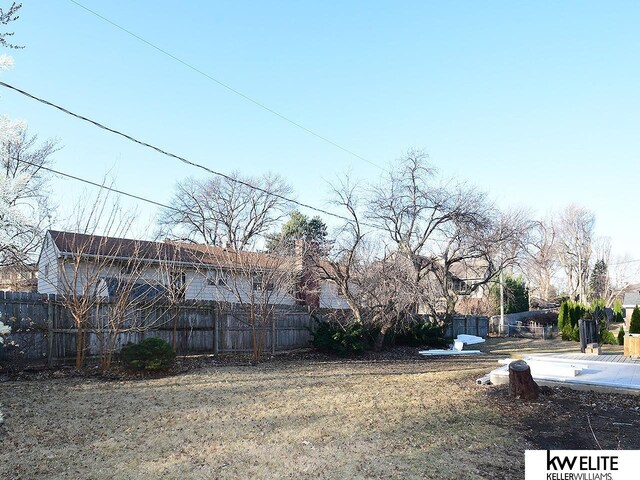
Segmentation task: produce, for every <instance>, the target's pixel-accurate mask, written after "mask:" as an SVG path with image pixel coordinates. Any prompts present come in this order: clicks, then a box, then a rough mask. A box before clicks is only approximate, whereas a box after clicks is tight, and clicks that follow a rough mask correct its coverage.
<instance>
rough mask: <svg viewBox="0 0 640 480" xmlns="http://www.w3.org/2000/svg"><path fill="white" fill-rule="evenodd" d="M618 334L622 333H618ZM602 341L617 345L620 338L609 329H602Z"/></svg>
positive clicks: (602, 342)
mask: <svg viewBox="0 0 640 480" xmlns="http://www.w3.org/2000/svg"><path fill="white" fill-rule="evenodd" d="M618 335H620V334H619V333H618ZM623 341H624V340H623ZM600 343H601V344H607V345H617V344H618V339H617V338H616V336H615V335H614V334H613V333H611V332H610V331H609V330H600Z"/></svg>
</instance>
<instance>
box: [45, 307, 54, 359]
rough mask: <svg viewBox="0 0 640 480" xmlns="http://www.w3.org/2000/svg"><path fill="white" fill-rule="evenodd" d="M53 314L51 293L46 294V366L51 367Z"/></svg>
mask: <svg viewBox="0 0 640 480" xmlns="http://www.w3.org/2000/svg"><path fill="white" fill-rule="evenodd" d="M53 315H54V308H53V302H52V300H51V295H48V296H47V366H48V367H49V368H52V367H53Z"/></svg>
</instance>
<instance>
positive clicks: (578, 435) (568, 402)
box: [486, 385, 640, 450]
mask: <svg viewBox="0 0 640 480" xmlns="http://www.w3.org/2000/svg"><path fill="white" fill-rule="evenodd" d="M486 395H487V398H488V399H489V401H492V402H496V403H497V404H498V405H500V408H501V409H502V410H503V411H504V412H505V416H506V417H508V418H510V419H511V421H513V425H514V427H516V428H518V429H519V430H521V431H522V432H523V434H524V438H525V439H526V440H527V441H528V442H530V443H531V444H532V445H534V446H535V448H538V449H555V450H562V449H591V450H597V449H600V448H602V449H605V450H607V449H609V450H616V449H634V448H637V446H638V445H640V397H638V396H636V395H623V394H607V393H596V392H586V391H576V390H571V389H568V388H562V387H554V388H550V387H541V389H540V396H539V398H538V400H536V401H532V402H524V401H520V400H514V399H512V398H510V397H509V395H508V386H506V385H504V386H499V387H491V388H489V389H487V390H486Z"/></svg>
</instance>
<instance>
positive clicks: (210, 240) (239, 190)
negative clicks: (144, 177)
mask: <svg viewBox="0 0 640 480" xmlns="http://www.w3.org/2000/svg"><path fill="white" fill-rule="evenodd" d="M230 177H231V178H221V177H212V178H208V179H205V180H197V179H194V178H188V179H186V180H183V181H182V182H179V183H178V184H177V186H176V193H175V195H174V197H173V199H172V202H171V205H172V206H174V207H175V208H176V209H178V210H179V212H176V211H167V212H166V213H165V214H164V215H163V216H162V217H161V218H160V225H161V229H162V230H163V231H164V232H165V233H167V234H168V235H170V236H171V237H172V238H175V239H182V240H186V241H192V242H198V243H204V244H206V245H217V246H228V247H231V248H234V249H236V250H247V249H251V248H254V247H255V242H256V240H257V239H258V238H259V237H260V236H261V235H262V234H264V233H266V232H267V231H269V230H270V229H271V228H272V227H273V226H274V225H275V224H276V223H277V222H278V221H279V220H280V219H281V218H283V216H284V215H286V210H287V207H288V202H287V201H286V200H284V199H283V197H287V196H289V195H290V194H291V191H292V190H291V187H290V186H289V185H288V184H287V183H286V182H285V181H284V179H283V178H282V177H280V176H278V175H272V174H266V175H263V176H262V177H260V178H248V177H243V176H242V175H240V173H238V172H234V173H232V174H231V175H230ZM238 181H240V182H241V183H239V182H238ZM247 184H249V185H253V186H256V187H259V188H260V189H261V190H256V189H254V188H251V187H249V186H247ZM266 192H268V193H266Z"/></svg>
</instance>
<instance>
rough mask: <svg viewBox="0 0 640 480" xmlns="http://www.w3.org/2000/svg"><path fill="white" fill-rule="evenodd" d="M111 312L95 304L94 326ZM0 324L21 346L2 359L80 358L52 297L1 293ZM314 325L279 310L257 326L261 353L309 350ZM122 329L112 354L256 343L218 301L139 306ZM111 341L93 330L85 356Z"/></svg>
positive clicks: (66, 318)
mask: <svg viewBox="0 0 640 480" xmlns="http://www.w3.org/2000/svg"><path fill="white" fill-rule="evenodd" d="M112 312H113V309H112V306H111V305H110V304H109V303H104V304H101V305H99V306H96V307H95V309H93V310H92V313H91V315H90V324H91V325H101V324H102V325H105V324H107V322H108V320H109V315H112ZM0 320H2V321H3V322H4V323H6V324H8V325H11V326H12V328H13V330H14V333H12V334H11V335H10V337H9V338H8V341H9V342H11V341H13V342H15V343H16V344H17V345H18V348H17V349H16V348H0V360H2V359H8V358H10V357H11V356H15V355H17V354H19V355H20V356H21V358H23V359H25V360H37V359H47V358H49V359H50V361H51V362H55V361H56V360H62V359H68V358H73V357H74V356H75V355H76V351H77V343H76V342H77V330H76V325H75V323H74V320H73V318H72V316H71V314H70V312H69V310H68V309H67V308H65V307H64V306H63V305H62V304H61V302H60V301H59V299H58V298H57V297H56V296H54V295H40V294H37V293H36V294H34V293H13V292H0ZM312 323H313V322H312V320H311V319H310V317H309V313H308V312H307V311H306V309H302V308H299V309H296V308H295V307H292V308H289V309H287V310H282V311H280V310H276V311H275V313H274V315H273V320H272V319H269V321H268V322H267V328H266V329H265V330H264V332H263V331H262V329H261V328H260V326H259V324H258V327H257V332H258V335H261V334H262V335H264V342H263V350H264V351H265V352H269V351H277V350H290V349H294V348H300V347H306V346H308V345H309V344H310V342H311V327H312ZM132 326H137V327H138V328H135V329H132V328H131V327H132ZM127 329H128V330H127ZM122 330H124V331H121V332H119V333H118V334H117V336H116V337H115V348H114V351H119V350H120V348H122V346H123V345H126V344H127V343H128V342H134V343H137V342H139V341H141V340H142V339H144V338H146V337H157V338H161V339H163V340H166V341H167V342H169V344H171V345H172V346H173V347H174V348H175V350H176V352H178V353H179V354H196V353H225V352H249V351H252V345H253V340H252V328H251V325H250V323H249V322H248V321H247V318H246V314H245V313H243V312H242V311H241V310H239V309H236V310H234V309H229V308H224V309H223V308H221V306H220V305H219V304H218V303H216V302H187V303H185V304H182V305H162V304H159V303H155V304H153V305H138V306H136V308H134V309H131V311H128V312H127V313H126V315H125V316H124V321H123V323H122ZM274 336H275V339H276V342H275V345H274V344H273V341H272V339H273V337H274ZM107 337H108V331H107V330H105V329H103V330H101V329H100V328H92V329H91V330H90V331H89V332H88V335H87V353H88V354H89V355H98V354H99V352H100V350H101V348H100V347H101V344H103V343H104V342H105V341H107ZM20 352H23V353H20Z"/></svg>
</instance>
